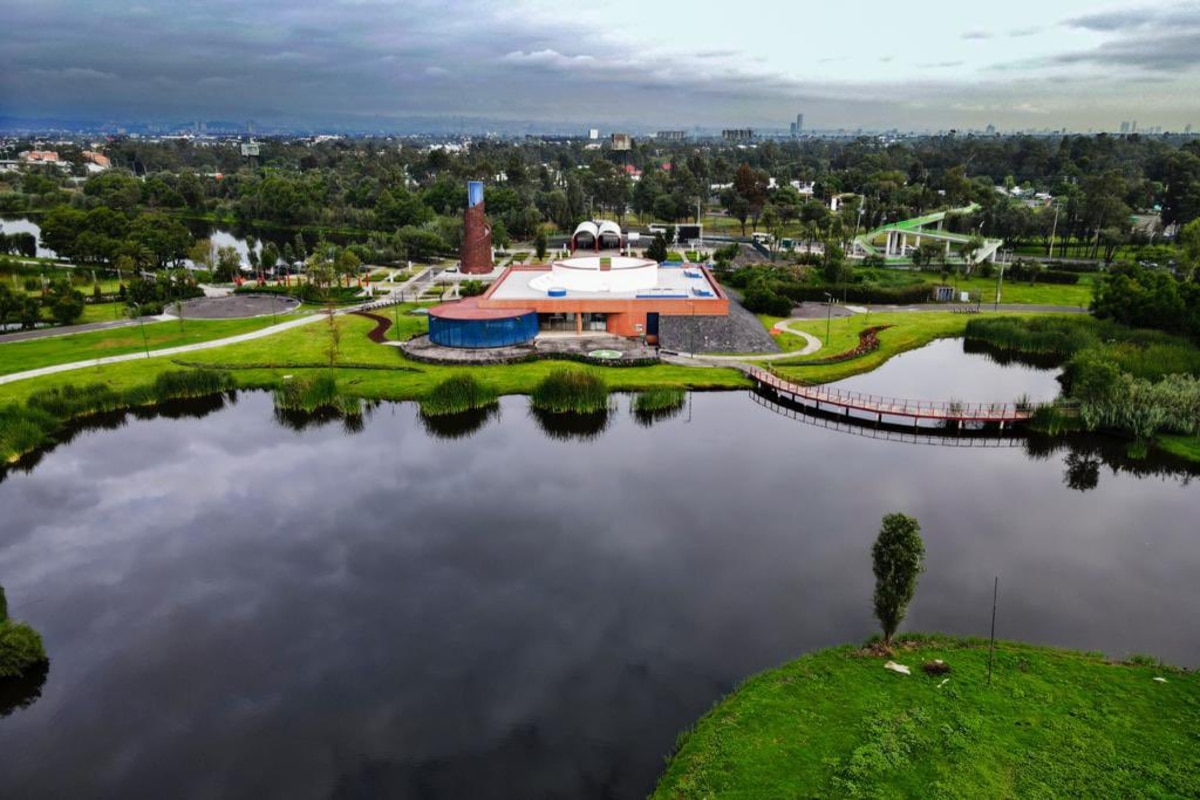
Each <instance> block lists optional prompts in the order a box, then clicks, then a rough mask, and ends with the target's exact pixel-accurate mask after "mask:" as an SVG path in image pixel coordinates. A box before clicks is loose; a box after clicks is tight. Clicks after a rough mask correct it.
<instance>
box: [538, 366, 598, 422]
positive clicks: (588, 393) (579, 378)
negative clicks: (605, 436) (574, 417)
mask: <svg viewBox="0 0 1200 800" xmlns="http://www.w3.org/2000/svg"><path fill="white" fill-rule="evenodd" d="M530 402H531V404H532V405H533V407H534V408H537V409H540V410H542V411H549V412H551V413H554V414H569V413H577V414H593V413H596V412H599V411H607V410H608V387H607V386H606V385H605V384H604V381H603V380H601V379H600V378H599V377H598V376H596V375H594V374H592V373H591V372H585V371H584V370H581V369H556V370H554V371H552V372H551V373H550V374H549V375H547V376H546V377H545V378H543V379H542V380H541V382H540V383H538V385H537V386H536V387H534V389H533V393H532V395H531V396H530Z"/></svg>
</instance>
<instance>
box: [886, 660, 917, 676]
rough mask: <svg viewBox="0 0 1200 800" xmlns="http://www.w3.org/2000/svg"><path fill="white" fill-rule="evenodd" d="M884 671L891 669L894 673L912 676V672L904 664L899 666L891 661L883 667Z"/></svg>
mask: <svg viewBox="0 0 1200 800" xmlns="http://www.w3.org/2000/svg"><path fill="white" fill-rule="evenodd" d="M883 668H884V669H890V670H891V671H892V672H899V673H900V674H901V675H912V670H911V669H909V668H908V667H906V666H904V665H903V664H897V663H896V662H895V661H889V662H887V663H886V664H884V665H883Z"/></svg>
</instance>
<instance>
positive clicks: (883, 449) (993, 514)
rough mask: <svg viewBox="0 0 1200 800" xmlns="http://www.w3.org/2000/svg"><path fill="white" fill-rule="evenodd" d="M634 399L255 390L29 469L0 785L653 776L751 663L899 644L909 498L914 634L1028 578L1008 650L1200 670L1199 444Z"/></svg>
mask: <svg viewBox="0 0 1200 800" xmlns="http://www.w3.org/2000/svg"><path fill="white" fill-rule="evenodd" d="M945 359H946V360H947V362H964V363H965V362H967V361H974V360H976V359H974V358H968V357H965V356H962V355H961V353H960V352H950V351H949V350H947V355H946V356H945ZM938 363H939V364H941V365H942V366H944V367H946V368H947V370H949V371H947V372H946V374H952V372H953V367H954V364H953V363H943V362H938ZM889 366H890V365H889ZM936 366H937V365H936V364H935V367H936ZM989 367H990V369H991V370H992V371H993V372H1002V371H1003V369H1004V368H1001V367H998V366H995V365H989ZM973 368H974V367H973ZM973 368H972V369H973ZM885 369H886V368H885ZM938 371H939V372H940V371H943V370H942V369H941V368H940V367H938ZM1045 377H1046V375H1045V374H1044V373H1043V374H1041V375H1040V376H1039V379H1041V378H1045ZM1018 383H1019V381H1018ZM948 388H949V387H947V386H945V385H939V386H932V387H931V391H932V390H934V389H936V390H937V394H935V395H933V397H941V396H942V395H944V394H945V390H946V389H948ZM965 391H966V390H965V389H964V390H963V394H964V399H966V397H965ZM1023 391H1029V389H1028V388H1025V387H1022V386H1017V387H1015V388H1013V389H1012V390H1011V391H1006V392H1004V396H1005V397H1011V396H1015V395H1016V394H1019V393H1021V392H1023ZM894 393H896V394H911V393H912V392H909V391H908V389H907V387H902V388H897V389H895V391H894ZM982 399H988V398H986V397H985V398H982ZM620 406H621V407H620V408H619V409H618V411H617V412H615V413H614V414H612V415H611V418H610V419H609V420H608V422H607V427H605V425H604V424H603V423H599V424H596V425H595V426H593V427H592V428H591V429H587V428H586V427H581V428H578V429H576V430H575V432H574V433H572V432H571V431H564V430H561V429H558V428H554V429H552V430H551V431H550V432H547V430H546V429H545V427H544V423H543V422H541V421H539V420H538V419H536V418H534V417H532V416H531V415H530V413H529V411H528V409H527V403H526V401H525V399H524V398H506V399H505V400H504V401H503V402H502V404H501V409H500V412H499V414H498V415H497V416H494V417H492V418H490V419H485V420H481V422H482V427H480V428H479V429H478V430H477V431H475V432H474V433H473V434H471V435H466V434H467V432H466V431H463V430H454V429H447V430H443V431H442V432H441V435H435V434H434V433H431V432H430V431H429V430H427V428H426V426H425V425H423V424H422V422H421V421H420V419H419V417H418V416H417V414H416V411H415V409H414V407H413V406H412V405H410V404H396V405H386V404H385V405H383V406H380V407H379V408H377V409H375V410H374V411H373V413H372V414H371V415H370V416H369V417H368V418H367V419H366V420H365V423H364V425H363V426H362V429H361V430H360V431H358V432H353V433H349V432H347V431H346V430H345V429H344V427H343V426H342V424H341V423H340V422H338V421H333V422H329V423H327V424H313V425H309V426H308V427H307V428H305V429H304V430H294V429H293V428H289V427H286V426H284V425H281V424H279V423H278V422H276V421H275V419H274V417H273V413H272V408H271V400H270V397H269V396H267V395H262V394H249V395H247V394H243V395H240V396H239V397H238V398H237V401H236V404H232V405H227V406H226V407H225V408H223V409H221V410H218V411H215V412H214V413H211V414H208V415H207V416H204V417H203V418H184V419H167V418H161V417H160V418H156V419H132V418H131V419H130V420H129V421H127V422H126V424H125V425H124V426H123V427H120V428H119V429H116V430H108V431H98V432H93V433H86V434H82V435H80V436H79V437H78V438H77V439H76V440H75V441H74V442H72V443H71V444H69V445H65V446H62V447H60V448H58V449H56V450H54V451H52V452H50V453H48V454H47V455H46V456H45V457H44V459H43V460H42V461H41V462H40V463H39V464H38V465H37V466H36V467H35V468H34V469H33V470H32V472H30V473H29V474H24V473H19V472H14V473H11V474H9V476H8V477H7V479H6V480H5V481H4V482H3V483H0V519H2V520H3V523H2V527H0V583H2V584H4V585H5V587H6V588H7V590H8V599H9V605H10V608H11V610H12V612H13V613H14V614H15V615H16V616H18V617H20V618H24V619H26V620H28V621H30V622H31V623H32V624H34V625H35V626H36V627H37V628H38V629H40V630H41V631H42V633H43V634H44V636H45V640H46V645H47V649H48V650H49V652H50V654H51V658H52V666H51V669H50V673H49V676H48V678H47V679H46V681H45V684H44V686H43V687H41V692H42V696H41V697H40V698H39V699H37V700H36V702H33V703H32V705H30V706H29V707H28V708H24V709H19V710H14V711H13V712H12V713H11V715H9V716H7V717H4V718H0V753H3V754H4V755H3V761H2V765H0V797H5V798H8V797H13V798H27V797H28V798H43V797H70V798H92V797H95V798H110V797H122V798H162V797H172V798H264V797H284V798H357V797H398V798H408V797H413V798H417V797H420V798H426V797H429V798H434V797H472V798H488V797H514V798H517V797H520V798H529V797H619V798H633V797H641V796H644V795H645V793H646V792H647V791H649V790H650V789H651V788H652V786H653V784H654V780H655V778H656V776H657V774H658V772H659V770H660V769H661V767H662V763H663V762H662V757H663V755H664V754H666V753H667V752H668V751H669V750H670V749H671V745H672V742H673V741H674V738H675V736H676V734H677V733H678V731H679V730H681V729H682V728H684V727H686V726H687V725H689V724H690V723H691V722H693V721H694V720H695V718H696V717H697V716H699V715H700V714H701V713H703V712H704V710H705V709H707V708H708V707H709V706H710V705H711V703H712V702H713V701H714V700H715V699H717V698H718V697H719V696H720V695H721V694H722V693H724V692H726V691H728V690H729V689H730V688H732V686H733V685H735V683H736V682H737V681H738V680H740V679H741V678H743V677H745V676H746V675H748V674H750V673H753V672H755V671H758V670H762V669H765V668H768V667H771V666H774V665H776V664H779V663H780V662H782V661H785V660H787V659H789V658H792V657H794V656H796V655H799V654H801V653H803V652H805V651H808V650H812V649H813V648H818V647H822V646H826V645H832V644H837V643H842V642H846V641H855V640H861V639H863V638H865V637H866V636H868V635H870V634H871V633H872V632H873V631H874V629H875V625H874V622H873V620H872V617H871V609H870V595H871V588H872V577H871V571H870V559H869V549H870V545H871V542H872V541H873V539H874V536H875V534H876V532H877V530H878V527H879V519H880V517H881V516H882V515H883V514H885V513H888V512H891V511H896V510H901V511H905V512H907V513H910V514H913V515H915V516H917V517H918V518H919V519H920V521H921V523H922V526H923V529H924V534H925V539H926V546H927V549H928V572H927V573H926V574H925V575H924V576H923V578H922V580H921V585H920V588H919V590H918V592H917V596H916V600H915V602H914V603H913V606H912V608H911V611H910V614H909V618H908V620H907V621H906V623H905V627H906V628H908V629H924V630H942V631H948V632H952V633H961V634H981V635H986V633H987V628H988V623H989V619H990V611H991V609H990V603H991V592H992V578H993V576H994V575H999V576H1000V611H999V617H998V623H997V629H998V634H999V635H1001V636H1003V637H1010V638H1021V639H1029V640H1032V641H1036V642H1044V643H1052V644H1058V645H1064V646H1070V647H1076V648H1082V649H1096V650H1104V651H1105V652H1108V653H1110V654H1113V655H1122V654H1126V653H1133V652H1147V653H1154V654H1156V655H1159V656H1162V657H1163V658H1165V659H1167V660H1170V661H1174V662H1177V663H1182V664H1186V665H1190V666H1197V665H1200V636H1198V635H1197V631H1196V624H1195V619H1194V617H1195V609H1197V608H1200V582H1197V581H1196V580H1195V576H1196V575H1197V574H1200V541H1198V540H1197V537H1196V519H1197V518H1198V516H1200V489H1198V488H1197V487H1196V486H1193V485H1191V483H1190V478H1189V477H1188V476H1187V474H1186V473H1185V472H1183V471H1181V469H1180V468H1178V467H1172V466H1170V465H1164V464H1160V463H1157V462H1153V461H1146V462H1139V463H1137V464H1134V465H1132V466H1133V467H1134V468H1135V469H1136V470H1137V471H1138V472H1139V473H1140V474H1134V473H1132V472H1129V471H1128V470H1127V467H1128V466H1131V465H1129V464H1128V463H1127V462H1125V461H1124V459H1123V456H1122V447H1121V446H1119V445H1118V446H1116V447H1108V448H1105V447H1100V446H1096V445H1093V444H1089V443H1086V442H1083V443H1080V444H1079V445H1078V446H1077V447H1075V448H1064V449H1059V450H1053V449H1052V447H1050V446H1033V447H1032V448H1031V451H1032V452H1030V451H1027V450H1026V448H998V449H973V448H946V447H933V446H916V445H905V444H900V443H895V442H884V441H874V440H869V439H864V438H860V437H856V436H850V435H845V434H841V433H837V432H835V431H829V430H824V429H820V428H815V427H811V426H808V425H804V424H802V423H800V422H797V421H795V420H791V419H787V418H785V417H782V416H779V415H776V414H774V413H772V412H771V411H769V410H768V409H766V408H763V407H761V406H759V405H756V404H755V403H754V402H753V401H752V400H751V399H750V397H749V396H748V395H747V394H745V393H722V394H697V395H694V396H693V397H692V398H691V400H690V402H689V406H688V408H686V409H684V411H683V413H681V414H680V415H678V416H676V417H674V418H671V419H668V420H665V421H661V422H658V423H656V424H654V425H651V426H649V427H647V426H645V425H642V424H639V423H638V422H637V421H636V420H634V419H633V418H632V417H631V416H630V415H629V413H628V400H627V398H622V399H621V400H620ZM455 434H458V435H459V438H449V437H450V436H452V435H455ZM551 434H553V435H551ZM0 702H3V700H2V699H0ZM9 708H10V709H11V705H10V706H9ZM3 711H4V709H3V708H0V713H2V712H3Z"/></svg>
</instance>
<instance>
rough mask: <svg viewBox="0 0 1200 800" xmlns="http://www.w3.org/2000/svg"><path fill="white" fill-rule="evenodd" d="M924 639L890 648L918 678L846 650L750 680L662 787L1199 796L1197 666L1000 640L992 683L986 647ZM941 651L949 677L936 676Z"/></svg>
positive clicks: (684, 750) (690, 743)
mask: <svg viewBox="0 0 1200 800" xmlns="http://www.w3.org/2000/svg"><path fill="white" fill-rule="evenodd" d="M915 638H916V639H917V640H916V641H914V642H912V643H910V644H901V646H900V647H899V648H898V650H897V652H896V653H895V655H894V656H893V657H894V659H895V660H896V661H897V662H899V663H902V664H904V665H907V666H909V667H910V668H911V669H912V673H913V674H912V675H910V676H904V675H898V674H895V673H893V672H890V671H888V670H885V669H884V668H883V664H884V662H885V660H886V659H885V658H882V657H879V656H876V655H872V654H870V653H867V652H864V651H860V650H858V649H856V648H852V647H840V648H835V649H832V650H824V651H821V652H818V653H814V654H811V655H807V656H804V657H802V658H800V659H798V660H796V661H793V662H791V663H789V664H786V665H784V666H783V667H780V668H779V669H776V670H772V671H769V672H764V673H762V674H760V675H757V676H755V677H753V678H751V679H749V680H748V681H746V683H744V684H743V685H742V686H741V687H740V688H739V689H738V690H737V691H736V692H734V693H733V694H732V695H730V696H729V697H727V698H726V699H725V700H723V701H722V702H721V703H720V704H719V705H717V706H716V707H715V708H714V709H713V710H712V711H711V712H709V713H708V714H707V715H706V716H705V717H704V718H703V719H702V720H700V722H699V723H698V724H697V725H696V727H695V729H694V731H693V732H691V733H690V734H686V735H685V736H683V737H681V746H680V749H679V752H678V753H677V754H676V756H675V757H674V758H673V759H672V760H671V762H670V764H669V765H668V767H667V770H666V773H665V774H664V775H663V777H662V779H661V781H660V783H659V786H658V789H657V791H656V792H655V793H654V795H653V796H654V797H655V798H660V800H667V799H670V800H677V799H678V800H683V799H684V798H712V797H722V798H725V797H728V798H760V797H795V798H810V797H879V798H901V797H922V798H955V799H957V798H1002V797H1044V798H1052V797H1140V798H1148V797H1197V796H1200V745H1198V743H1197V731H1200V676H1198V675H1197V674H1196V673H1194V672H1193V673H1187V672H1183V671H1177V670H1173V669H1170V668H1163V667H1158V666H1153V665H1140V666H1134V665H1118V664H1113V663H1110V662H1108V661H1106V660H1104V659H1103V658H1102V657H1101V656H1099V655H1096V654H1083V653H1074V652H1068V651H1063V650H1055V649H1051V648H1044V647H1034V646H1031V645H1023V644H1019V643H1014V642H1000V643H997V647H996V657H995V672H994V675H993V681H992V685H991V686H988V685H987V681H986V676H987V664H988V648H987V642H986V641H982V640H974V641H965V640H961V639H951V638H947V637H915ZM934 659H942V660H944V661H945V662H946V663H947V664H948V665H949V666H950V668H951V672H950V673H949V674H947V675H944V676H930V675H926V674H925V673H924V672H923V671H922V669H921V665H922V664H924V663H926V662H929V661H932V660H934ZM1138 661H1139V663H1141V661H1142V660H1141V659H1138ZM1155 677H1163V678H1165V679H1166V681H1167V682H1166V683H1160V682H1157V681H1155V680H1154V678H1155ZM943 681H945V682H944V683H943Z"/></svg>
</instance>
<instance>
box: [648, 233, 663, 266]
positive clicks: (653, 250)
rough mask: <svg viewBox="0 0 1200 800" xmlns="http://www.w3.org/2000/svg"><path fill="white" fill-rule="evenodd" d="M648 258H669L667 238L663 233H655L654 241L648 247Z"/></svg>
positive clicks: (658, 259)
mask: <svg viewBox="0 0 1200 800" xmlns="http://www.w3.org/2000/svg"><path fill="white" fill-rule="evenodd" d="M646 258H649V259H651V260H652V261H658V262H662V261H666V260H667V240H666V239H664V238H663V235H662V234H661V233H656V234H654V241H653V242H651V243H650V246H649V247H647V248H646Z"/></svg>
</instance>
